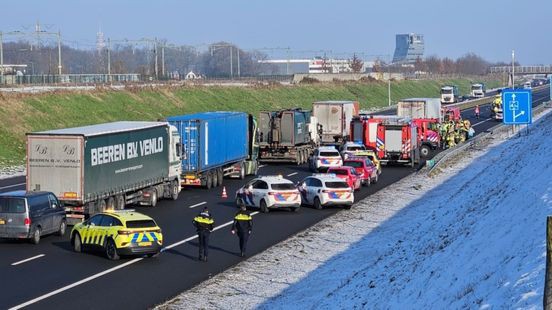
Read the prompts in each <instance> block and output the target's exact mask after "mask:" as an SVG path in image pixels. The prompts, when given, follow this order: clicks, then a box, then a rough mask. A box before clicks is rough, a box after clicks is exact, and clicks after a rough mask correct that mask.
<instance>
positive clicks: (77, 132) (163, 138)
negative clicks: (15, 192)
mask: <svg viewBox="0 0 552 310" xmlns="http://www.w3.org/2000/svg"><path fill="white" fill-rule="evenodd" d="M180 150H181V147H180V136H179V134H178V131H177V129H176V128H175V127H174V126H170V125H169V124H168V123H166V122H113V123H105V124H98V125H92V126H84V127H76V128H66V129H59V130H50V131H43V132H36V133H28V134H27V190H28V191H50V192H53V193H55V194H56V195H57V196H58V197H59V199H60V200H61V201H62V202H63V203H64V205H65V209H66V211H67V219H68V221H69V222H71V223H75V222H78V221H82V219H84V218H87V217H88V216H90V215H93V214H95V213H98V212H103V211H105V210H110V209H123V208H124V207H125V206H126V205H130V204H140V205H150V206H155V205H156V204H157V200H158V199H159V198H171V199H177V198H178V194H179V192H180V175H181V165H180Z"/></svg>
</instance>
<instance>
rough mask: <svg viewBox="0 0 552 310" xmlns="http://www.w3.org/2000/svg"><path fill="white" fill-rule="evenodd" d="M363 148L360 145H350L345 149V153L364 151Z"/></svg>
mask: <svg viewBox="0 0 552 310" xmlns="http://www.w3.org/2000/svg"><path fill="white" fill-rule="evenodd" d="M364 150H365V148H364V147H363V146H360V145H352V146H348V147H347V151H364Z"/></svg>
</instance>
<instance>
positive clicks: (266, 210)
mask: <svg viewBox="0 0 552 310" xmlns="http://www.w3.org/2000/svg"><path fill="white" fill-rule="evenodd" d="M260 207H261V212H262V213H268V207H267V206H266V202H265V201H264V199H263V200H261V204H260Z"/></svg>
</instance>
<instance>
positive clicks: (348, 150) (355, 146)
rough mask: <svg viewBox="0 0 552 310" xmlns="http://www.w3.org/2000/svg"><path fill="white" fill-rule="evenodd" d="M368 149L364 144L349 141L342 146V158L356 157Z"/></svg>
mask: <svg viewBox="0 0 552 310" xmlns="http://www.w3.org/2000/svg"><path fill="white" fill-rule="evenodd" d="M365 150H366V147H365V146H364V144H362V143H357V142H351V141H347V142H345V144H343V146H341V156H342V157H343V159H347V158H349V157H350V156H355V154H356V153H357V152H362V151H365Z"/></svg>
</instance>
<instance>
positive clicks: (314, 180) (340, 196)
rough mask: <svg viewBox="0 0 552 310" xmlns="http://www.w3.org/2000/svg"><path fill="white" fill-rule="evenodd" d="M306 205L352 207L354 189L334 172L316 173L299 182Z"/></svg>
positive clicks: (316, 207)
mask: <svg viewBox="0 0 552 310" xmlns="http://www.w3.org/2000/svg"><path fill="white" fill-rule="evenodd" d="M298 189H299V192H300V193H301V197H302V201H303V204H304V205H312V206H313V207H314V208H315V209H319V210H320V209H322V207H327V206H344V207H345V209H350V208H351V206H352V205H353V203H354V201H355V195H354V193H353V190H352V189H351V188H350V187H349V184H347V182H345V181H344V180H342V179H340V178H338V177H337V176H336V175H334V174H328V173H324V174H314V175H312V176H310V177H306V178H305V179H304V180H303V181H301V182H299V185H298Z"/></svg>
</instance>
